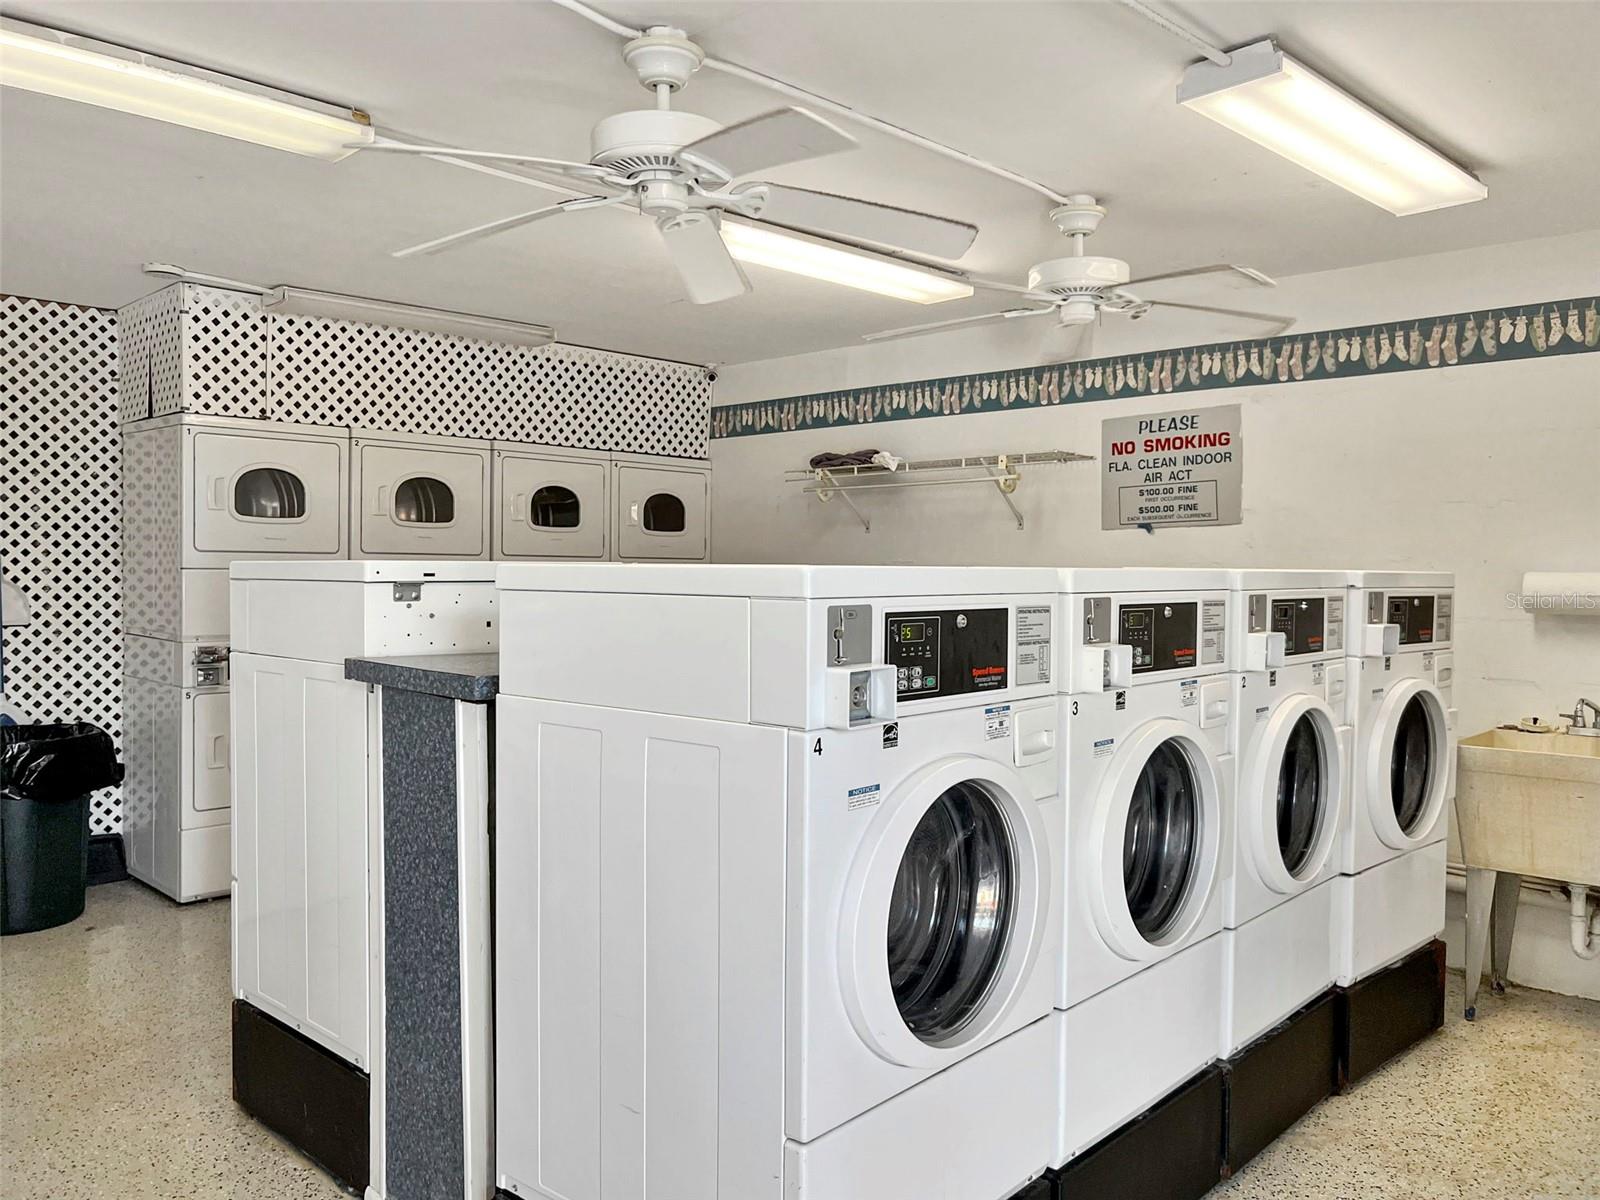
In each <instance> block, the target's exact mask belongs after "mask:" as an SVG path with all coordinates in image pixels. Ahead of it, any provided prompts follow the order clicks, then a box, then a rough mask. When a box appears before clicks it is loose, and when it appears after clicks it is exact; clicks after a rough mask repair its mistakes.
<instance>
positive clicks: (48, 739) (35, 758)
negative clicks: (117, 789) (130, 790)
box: [0, 721, 123, 800]
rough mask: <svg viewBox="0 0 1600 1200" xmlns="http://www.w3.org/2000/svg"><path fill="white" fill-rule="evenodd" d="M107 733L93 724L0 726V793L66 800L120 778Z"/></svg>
mask: <svg viewBox="0 0 1600 1200" xmlns="http://www.w3.org/2000/svg"><path fill="white" fill-rule="evenodd" d="M122 774H123V766H122V764H121V763H119V762H118V761H117V748H116V746H115V745H114V744H113V743H112V741H111V735H110V734H109V733H107V732H106V731H105V730H104V729H101V728H100V727H99V726H98V725H90V724H89V723H88V722H86V721H77V722H73V723H72V724H69V725H6V726H0V793H3V794H4V795H6V796H9V797H19V796H20V797H23V798H25V799H28V800H71V799H74V798H75V797H78V796H87V795H88V794H89V793H90V792H93V791H96V790H98V789H100V788H103V787H114V786H116V785H117V784H119V783H121V782H122Z"/></svg>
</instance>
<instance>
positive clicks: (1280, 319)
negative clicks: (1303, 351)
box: [1145, 300, 1295, 337]
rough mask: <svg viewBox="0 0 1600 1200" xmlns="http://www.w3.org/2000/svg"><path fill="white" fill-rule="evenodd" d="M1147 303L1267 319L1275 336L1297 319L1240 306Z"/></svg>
mask: <svg viewBox="0 0 1600 1200" xmlns="http://www.w3.org/2000/svg"><path fill="white" fill-rule="evenodd" d="M1145 303H1146V304H1150V305H1154V306H1155V307H1157V308H1183V309H1188V310H1189V311H1190V312H1203V313H1215V314H1217V315H1218V316H1221V317H1238V318H1239V319H1240V320H1244V321H1265V322H1266V323H1267V324H1269V325H1271V326H1272V327H1273V329H1272V332H1271V333H1269V334H1268V335H1267V336H1268V337H1275V336H1276V335H1278V334H1280V333H1283V332H1285V331H1286V330H1288V329H1290V328H1291V327H1292V326H1293V325H1294V321H1295V319H1294V318H1293V317H1285V316H1283V315H1281V314H1279V313H1259V312H1246V311H1245V310H1244V309H1240V308H1214V307H1212V306H1211V305H1209V304H1178V303H1175V302H1174V301H1171V300H1146V301H1145Z"/></svg>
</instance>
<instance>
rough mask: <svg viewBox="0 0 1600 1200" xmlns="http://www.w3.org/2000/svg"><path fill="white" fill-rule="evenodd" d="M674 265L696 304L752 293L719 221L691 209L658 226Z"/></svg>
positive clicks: (713, 302) (690, 297) (711, 302)
mask: <svg viewBox="0 0 1600 1200" xmlns="http://www.w3.org/2000/svg"><path fill="white" fill-rule="evenodd" d="M656 228H658V229H659V230H661V240H662V241H663V242H665V243H666V246H667V253H668V254H669V255H670V256H671V257H672V265H673V266H675V267H677V268H678V274H679V275H680V276H681V277H682V278H683V287H684V290H685V291H687V292H688V293H689V299H690V300H691V301H693V302H694V303H695V304H715V303H716V302H717V301H719V300H732V299H733V298H734V297H735V296H742V295H744V294H745V293H746V292H748V291H749V290H750V281H749V280H748V279H746V278H745V274H744V271H743V270H741V269H740V267H739V264H738V263H736V262H734V261H733V255H731V254H729V253H728V247H727V246H726V245H724V244H723V241H722V234H721V233H720V232H719V231H718V229H717V222H716V220H715V219H714V218H713V217H712V216H711V215H710V214H709V213H704V212H698V211H695V210H693V209H691V210H690V211H689V212H683V213H677V214H675V215H673V216H670V217H667V218H665V219H664V220H661V221H658V222H657V223H656Z"/></svg>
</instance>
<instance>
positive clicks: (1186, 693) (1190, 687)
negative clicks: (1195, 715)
mask: <svg viewBox="0 0 1600 1200" xmlns="http://www.w3.org/2000/svg"><path fill="white" fill-rule="evenodd" d="M1178 699H1179V700H1180V701H1181V702H1182V703H1183V706H1184V707H1185V708H1193V707H1194V706H1195V705H1196V704H1198V703H1199V702H1200V681H1199V680H1198V679H1185V680H1184V681H1183V682H1182V683H1180V684H1179V685H1178Z"/></svg>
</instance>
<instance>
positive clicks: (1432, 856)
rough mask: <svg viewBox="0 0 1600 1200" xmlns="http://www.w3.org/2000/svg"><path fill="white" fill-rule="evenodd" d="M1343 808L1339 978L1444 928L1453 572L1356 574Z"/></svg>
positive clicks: (1363, 972)
mask: <svg viewBox="0 0 1600 1200" xmlns="http://www.w3.org/2000/svg"><path fill="white" fill-rule="evenodd" d="M1347 580H1348V583H1349V606H1348V612H1349V615H1350V621H1351V638H1350V642H1349V660H1348V671H1349V675H1350V681H1349V707H1348V712H1349V721H1350V726H1351V730H1352V747H1353V752H1352V755H1351V785H1352V786H1351V793H1350V795H1351V803H1350V805H1349V809H1348V813H1347V816H1346V819H1345V821H1344V822H1343V827H1342V839H1341V846H1340V851H1339V871H1340V875H1339V878H1338V879H1337V880H1336V881H1335V889H1336V890H1335V921H1336V929H1337V933H1336V938H1337V941H1336V950H1337V953H1338V956H1339V957H1338V961H1337V979H1338V982H1339V983H1340V984H1341V985H1346V986H1348V985H1350V984H1352V983H1354V982H1355V981H1357V980H1359V979H1363V978H1366V977H1368V976H1371V975H1374V974H1375V973H1377V972H1378V971H1380V970H1381V969H1382V968H1384V967H1386V966H1389V965H1390V964H1392V963H1395V962H1397V961H1398V960H1399V959H1401V958H1404V957H1405V956H1406V955H1407V954H1409V953H1410V952H1411V951H1413V950H1416V949H1418V948H1419V947H1422V946H1424V945H1426V944H1428V943H1429V942H1431V941H1433V939H1435V938H1436V937H1438V936H1439V932H1440V930H1441V929H1443V928H1444V893H1445V839H1446V837H1447V835H1448V831H1449V817H1448V805H1449V801H1450V800H1451V799H1452V798H1453V797H1454V795H1455V758H1456V729H1455V723H1456V722H1455V709H1454V708H1453V707H1452V698H1451V697H1452V693H1453V676H1454V672H1455V662H1454V654H1453V653H1452V650H1451V646H1452V641H1451V637H1452V633H1453V628H1452V627H1453V624H1454V605H1455V576H1453V575H1450V574H1447V573H1443V572H1433V571H1422V572H1393V571H1352V572H1349V573H1348V575H1347Z"/></svg>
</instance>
